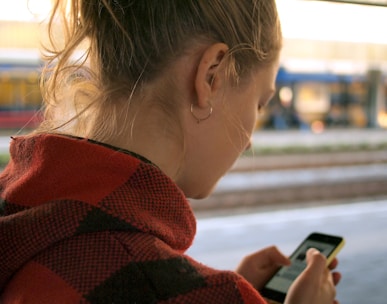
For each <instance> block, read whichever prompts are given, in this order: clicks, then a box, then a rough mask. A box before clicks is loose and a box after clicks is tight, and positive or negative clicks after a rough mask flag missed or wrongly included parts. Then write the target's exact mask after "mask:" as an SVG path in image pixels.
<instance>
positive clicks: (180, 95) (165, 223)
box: [0, 0, 340, 304]
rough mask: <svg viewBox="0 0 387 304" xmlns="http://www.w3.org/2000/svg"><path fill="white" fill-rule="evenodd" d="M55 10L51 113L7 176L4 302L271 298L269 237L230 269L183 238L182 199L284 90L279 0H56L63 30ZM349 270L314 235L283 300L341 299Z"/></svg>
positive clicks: (221, 165)
mask: <svg viewBox="0 0 387 304" xmlns="http://www.w3.org/2000/svg"><path fill="white" fill-rule="evenodd" d="M59 17H61V18H62V19H63V20H62V23H63V24H64V27H63V28H64V31H63V37H64V43H63V47H62V48H58V47H56V49H55V50H51V53H50V54H51V55H50V56H48V67H49V69H48V70H47V71H46V74H45V76H44V77H43V79H44V81H43V87H44V93H45V94H44V101H45V112H44V120H43V122H42V124H41V126H40V127H39V128H38V129H37V130H36V131H35V132H34V133H32V134H30V135H29V136H24V137H15V138H13V140H12V143H11V148H10V152H11V161H10V163H9V165H8V166H7V168H6V169H5V170H4V172H3V173H2V175H1V176H0V195H1V199H2V205H1V206H2V208H1V215H2V217H1V218H0V231H1V234H0V235H1V242H2V248H1V250H0V255H1V257H2V259H1V261H0V288H1V290H2V296H1V303H5V304H6V303H265V301H264V299H263V298H262V297H261V296H260V294H259V292H258V291H257V290H259V289H260V288H261V287H262V286H263V284H264V283H265V281H266V280H267V279H268V277H269V276H270V275H271V274H273V272H274V271H275V270H276V269H277V268H278V266H280V265H286V264H288V263H289V260H288V259H287V258H286V257H285V256H284V255H283V254H281V253H280V252H279V251H278V250H277V249H276V248H275V247H271V248H266V249H263V250H261V251H258V252H256V253H255V254H253V255H251V256H249V257H247V258H245V259H244V260H243V261H242V263H241V265H240V267H239V268H238V270H237V271H236V272H226V271H217V270H214V269H211V268H209V267H206V266H204V265H202V264H200V263H198V262H196V261H194V260H193V259H191V258H190V257H188V256H186V255H185V254H184V252H185V251H186V250H187V248H188V247H189V246H190V245H191V243H192V241H193V238H194V234H195V225H196V223H195V219H194V216H193V213H192V211H191V208H190V206H189V203H188V201H187V199H186V198H203V197H205V196H207V195H209V194H210V193H211V190H212V189H213V187H214V186H215V184H216V182H217V181H218V180H219V179H220V177H221V176H222V175H223V174H225V172H226V171H227V170H228V169H229V168H230V167H231V165H232V164H233V162H234V161H235V160H236V159H237V157H238V156H239V155H240V154H241V153H242V152H243V151H244V150H245V149H247V148H248V147H249V145H250V136H251V134H252V131H253V128H254V125H255V122H256V118H257V112H258V111H259V109H261V108H262V107H264V106H265V105H266V104H267V103H268V101H269V100H270V98H271V96H272V94H273V93H274V81H275V77H276V72H277V68H278V58H279V53H280V49H281V40H282V38H281V30H280V24H279V20H278V16H277V11H276V7H275V2H274V0H270V1H269V0H238V1H228V0H227V1H225V0H223V1H222V0H206V1H200V0H196V1H195V0H185V1H171V0H158V1H153V0H134V1H124V0H99V1H86V0H72V1H71V5H70V6H68V5H67V4H66V3H65V1H60V0H58V1H56V2H55V7H54V10H53V14H52V17H51V19H50V23H49V29H50V34H51V36H50V37H51V42H53V44H54V42H55V39H56V40H58V39H57V36H56V35H57V28H56V25H57V23H58V21H59ZM56 42H58V41H56ZM60 43H62V41H59V44H60ZM80 52H82V54H83V55H80ZM335 264H336V262H335V263H333V265H331V266H332V267H331V268H334V266H335ZM339 278H340V275H339V274H338V273H331V272H330V271H329V269H327V268H326V266H325V259H324V257H323V256H322V255H321V254H320V253H318V252H317V251H316V250H310V251H309V252H308V267H307V269H306V270H305V271H304V272H303V273H302V275H301V276H300V277H299V278H298V280H297V281H296V282H295V283H294V284H293V285H292V287H291V290H290V292H289V294H288V296H287V299H286V303H297V304H300V303H308V304H309V303H334V301H335V300H334V298H335V285H336V284H337V283H338V281H339Z"/></svg>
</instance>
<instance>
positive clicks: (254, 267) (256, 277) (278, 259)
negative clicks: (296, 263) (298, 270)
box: [236, 246, 290, 290]
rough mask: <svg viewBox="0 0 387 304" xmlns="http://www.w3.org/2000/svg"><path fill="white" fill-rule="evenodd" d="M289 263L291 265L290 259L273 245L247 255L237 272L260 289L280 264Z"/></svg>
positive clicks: (285, 264)
mask: <svg viewBox="0 0 387 304" xmlns="http://www.w3.org/2000/svg"><path fill="white" fill-rule="evenodd" d="M287 265H290V260H289V259H288V258H287V257H286V256H285V255H283V254H282V253H281V252H280V251H279V250H278V249H277V247H275V246H272V247H268V248H265V249H262V250H260V251H258V252H256V253H253V254H251V255H248V256H246V257H245V258H244V259H243V260H242V262H241V263H240V265H239V266H238V268H237V270H236V272H237V273H239V274H240V275H242V276H243V277H244V278H245V279H246V280H247V281H249V282H250V284H252V285H253V286H254V287H255V288H256V289H257V290H260V289H262V288H263V286H264V284H265V283H266V282H267V281H268V280H269V279H270V277H271V276H272V275H274V273H275V272H276V271H277V270H278V268H279V267H280V266H287Z"/></svg>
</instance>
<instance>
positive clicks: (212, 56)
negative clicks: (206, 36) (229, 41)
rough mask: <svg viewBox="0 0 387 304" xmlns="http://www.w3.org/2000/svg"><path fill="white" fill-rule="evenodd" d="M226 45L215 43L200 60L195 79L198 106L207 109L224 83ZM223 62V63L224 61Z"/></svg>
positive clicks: (205, 51)
mask: <svg viewBox="0 0 387 304" xmlns="http://www.w3.org/2000/svg"><path fill="white" fill-rule="evenodd" d="M228 49H229V48H228V46H227V45H226V44H224V43H215V44H212V45H211V46H209V47H208V48H206V49H205V50H204V52H203V54H202V56H201V58H200V61H199V64H198V69H197V72H196V77H195V91H196V95H197V104H196V106H198V107H200V108H207V107H208V103H209V102H210V101H211V99H212V96H213V95H214V93H215V92H216V91H217V90H218V89H219V88H220V87H221V86H222V84H223V82H224V73H223V74H222V73H221V72H222V71H223V70H224V68H225V67H224V66H223V65H222V64H221V63H223V62H224V60H223V59H224V57H225V55H226V53H227V51H228ZM222 60H223V61H222Z"/></svg>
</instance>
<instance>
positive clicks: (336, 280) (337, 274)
mask: <svg viewBox="0 0 387 304" xmlns="http://www.w3.org/2000/svg"><path fill="white" fill-rule="evenodd" d="M332 280H333V284H335V285H337V284H339V282H340V280H341V273H340V272H332Z"/></svg>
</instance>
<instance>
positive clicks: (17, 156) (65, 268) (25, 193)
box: [0, 134, 265, 304]
mask: <svg viewBox="0 0 387 304" xmlns="http://www.w3.org/2000/svg"><path fill="white" fill-rule="evenodd" d="M10 152H11V160H10V163H9V164H8V166H7V167H6V168H5V170H4V171H3V172H2V174H1V175H0V243H1V246H0V290H1V296H0V303H3V304H8V303H39V304H44V303H115V304H119V303H125V304H127V303H137V304H139V303H184V304H187V303H265V302H264V300H263V299H262V298H261V297H260V295H259V294H258V292H257V291H255V290H254V288H253V287H252V286H251V285H250V284H249V283H248V282H246V281H245V280H244V279H243V278H242V277H240V276H239V275H237V274H235V273H233V272H227V271H218V270H215V269H211V268H209V267H207V266H205V265H203V264H200V263H198V262H196V261H194V260H193V259H192V258H190V257H188V256H186V255H185V254H184V252H185V251H186V250H187V249H188V248H189V246H190V245H191V243H192V241H193V238H194V235H195V231H196V222H195V218H194V216H193V213H192V210H191V208H190V206H189V204H188V202H187V200H186V199H185V197H184V195H183V193H182V192H181V190H180V189H179V188H178V187H177V186H176V185H175V184H174V183H173V182H172V181H171V180H170V179H169V178H168V177H167V176H165V175H164V174H163V173H162V172H161V171H160V170H159V169H158V168H157V167H156V166H154V165H152V164H151V163H150V162H147V161H146V160H144V159H142V158H141V157H138V156H136V155H133V154H131V153H129V152H125V151H120V150H118V149H114V148H112V147H108V146H106V145H101V144H97V143H95V142H91V141H88V140H85V139H76V138H71V137H66V136H59V135H48V134H44V135H35V136H29V137H17V138H15V139H14V140H13V141H12V143H11V148H10Z"/></svg>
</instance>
